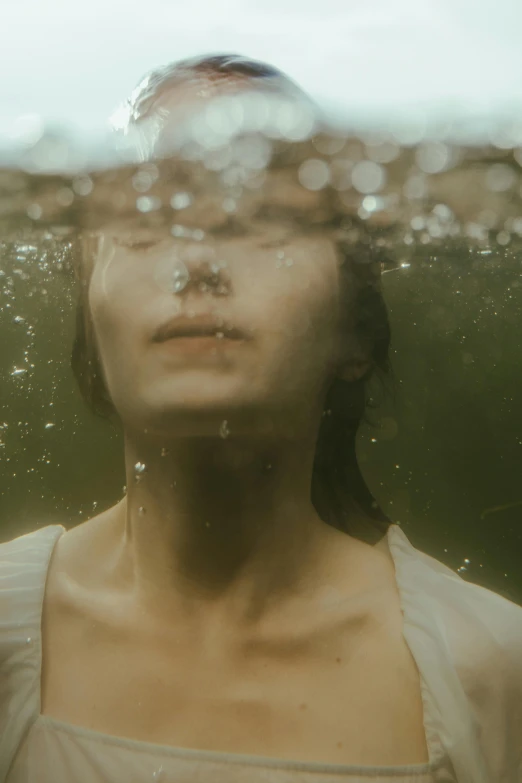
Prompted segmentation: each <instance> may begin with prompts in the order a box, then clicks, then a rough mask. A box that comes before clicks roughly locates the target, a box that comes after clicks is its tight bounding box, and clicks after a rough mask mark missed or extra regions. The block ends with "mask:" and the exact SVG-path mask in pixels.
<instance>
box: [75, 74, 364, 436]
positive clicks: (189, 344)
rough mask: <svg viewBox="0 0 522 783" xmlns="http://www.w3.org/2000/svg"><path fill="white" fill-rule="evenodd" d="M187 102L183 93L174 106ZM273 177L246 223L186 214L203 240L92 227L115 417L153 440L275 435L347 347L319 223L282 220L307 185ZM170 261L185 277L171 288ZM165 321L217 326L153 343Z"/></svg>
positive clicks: (99, 336)
mask: <svg viewBox="0 0 522 783" xmlns="http://www.w3.org/2000/svg"><path fill="white" fill-rule="evenodd" d="M196 87H197V88H198V90H197V95H199V88H200V87H201V85H199V84H198V85H196ZM194 89H196V88H194ZM178 97H179V96H178ZM187 100H188V98H187V96H186V95H185V94H183V101H181V103H182V104H183V105H185V103H186V102H187ZM194 100H199V98H196V97H195V98H194ZM170 101H171V102H173V106H174V107H176V106H179V105H180V101H178V102H177V103H176V100H173V98H172V96H170ZM163 102H165V101H163ZM278 184H279V183H277V186H276V187H275V188H274V189H273V193H274V197H273V201H274V204H272V209H271V211H270V213H269V214H270V215H275V216H276V217H275V218H272V217H271V218H270V219H268V218H267V217H266V214H267V213H266V210H265V213H264V214H265V217H264V218H262V217H259V218H257V219H256V218H249V219H248V221H247V220H246V219H242V220H241V222H240V221H239V219H234V218H232V219H229V218H227V216H226V215H225V213H224V212H221V217H219V218H218V219H216V214H217V213H216V211H215V210H212V208H211V207H209V209H206V208H205V209H202V210H199V215H200V223H199V227H200V229H201V230H203V231H204V232H205V234H204V236H203V238H198V239H194V238H192V237H184V236H181V237H174V236H172V234H170V233H169V234H168V233H167V232H166V231H165V233H161V232H160V231H159V230H156V231H153V230H152V229H139V228H134V229H125V230H120V231H118V230H106V231H104V233H103V235H102V236H101V239H100V244H99V251H98V254H97V258H96V262H95V264H94V268H93V272H92V276H91V280H90V287H89V306H90V311H91V316H92V321H93V325H94V332H95V336H96V341H97V345H98V351H99V354H100V358H101V363H102V367H103V370H104V374H105V379H106V383H107V386H108V390H109V393H110V396H111V399H112V401H113V404H114V406H115V408H116V410H117V411H118V413H119V415H120V417H121V419H122V421H123V423H124V426H126V427H132V428H134V429H137V430H147V431H148V432H150V433H158V434H162V435H165V436H169V435H170V436H176V435H181V436H182V435H202V436H215V435H216V434H218V433H219V432H220V431H221V432H223V426H225V428H226V431H229V432H230V433H231V434H233V433H235V434H237V435H241V434H246V435H253V434H255V433H259V434H261V433H262V434H263V435H267V434H270V433H272V434H274V435H275V436H277V435H279V436H280V435H281V434H282V432H284V431H285V430H286V431H290V432H295V428H296V427H297V428H298V429H302V428H303V427H309V426H310V422H311V421H312V419H311V417H312V416H315V415H320V412H321V405H322V400H323V396H324V394H325V393H326V390H327V387H328V385H329V383H330V382H331V380H332V379H333V375H334V372H335V368H336V367H337V365H338V363H339V361H340V359H341V358H342V357H341V349H342V348H343V345H344V350H345V351H346V342H345V341H346V337H345V338H344V344H343V341H342V340H341V333H340V328H339V316H340V302H339V295H340V284H339V282H340V259H339V256H338V254H337V252H336V249H335V244H334V242H333V240H332V239H331V238H330V237H329V236H328V234H327V233H326V231H323V232H321V231H320V230H314V231H310V230H305V229H303V228H302V224H301V226H300V225H299V224H298V223H297V222H296V221H294V220H292V219H291V217H290V218H287V217H285V215H288V214H289V213H290V214H291V209H292V207H295V208H296V209H297V210H302V209H303V207H304V208H306V202H307V198H308V197H310V196H312V194H311V193H310V192H308V195H307V192H306V191H305V189H304V188H302V187H299V188H298V189H292V188H290V190H288V192H287V191H285V190H284V188H282V187H279V186H278ZM281 198H283V199H284V209H281V211H279V208H278V204H277V202H278V201H280V199H281ZM292 200H295V204H293V203H289V202H291V201H292ZM282 206H283V205H282ZM218 212H219V210H218ZM260 214H262V213H260ZM205 221H206V222H207V225H204V224H205ZM180 270H182V272H181V275H182V278H181V281H182V282H183V281H185V282H186V277H187V274H186V273H188V282H187V284H186V285H185V287H184V288H182V289H181V290H179V291H175V290H173V285H172V284H173V281H174V276H175V274H176V272H177V273H178V274H179V273H180ZM183 274H185V278H183ZM346 307H349V303H348V302H347V301H346V294H344V295H343V308H345V309H346ZM345 317H346V316H344V318H345ZM167 324H170V326H171V327H172V329H173V330H176V329H179V330H182V329H183V328H186V327H187V326H189V327H190V326H195V325H199V326H202V328H204V327H208V328H210V329H212V330H213V333H214V334H216V333H221V335H224V336H219V335H218V336H210V337H207V338H206V339H205V340H203V339H202V338H196V337H194V336H192V337H185V338H181V337H180V336H172V337H171V338H170V339H166V340H161V339H158V338H159V337H160V336H166V334H167V332H168V329H167V327H166V325H167ZM230 330H236V331H237V334H236V335H235V339H232V338H229V337H228V336H227V333H228V331H230ZM224 421H225V422H226V425H223V422H224Z"/></svg>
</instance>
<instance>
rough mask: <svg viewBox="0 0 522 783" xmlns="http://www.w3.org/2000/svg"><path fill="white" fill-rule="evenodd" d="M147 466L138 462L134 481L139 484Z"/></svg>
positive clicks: (135, 467)
mask: <svg viewBox="0 0 522 783" xmlns="http://www.w3.org/2000/svg"><path fill="white" fill-rule="evenodd" d="M146 470H147V466H146V465H145V464H144V463H143V462H137V463H136V464H135V465H134V481H135V482H136V483H138V482H139V481H141V479H142V478H143V475H144V473H145V471H146Z"/></svg>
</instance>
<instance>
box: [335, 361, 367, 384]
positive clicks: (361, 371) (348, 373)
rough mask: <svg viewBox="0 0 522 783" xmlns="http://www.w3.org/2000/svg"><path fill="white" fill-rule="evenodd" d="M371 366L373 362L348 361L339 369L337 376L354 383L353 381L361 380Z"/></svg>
mask: <svg viewBox="0 0 522 783" xmlns="http://www.w3.org/2000/svg"><path fill="white" fill-rule="evenodd" d="M371 366H372V363H371V362H368V361H351V362H347V363H346V364H343V365H342V367H340V368H339V369H338V371H337V376H338V377H339V378H341V379H342V380H343V381H348V383H353V381H359V380H360V379H361V378H363V377H364V376H365V375H366V373H367V372H368V370H369V369H370V367H371Z"/></svg>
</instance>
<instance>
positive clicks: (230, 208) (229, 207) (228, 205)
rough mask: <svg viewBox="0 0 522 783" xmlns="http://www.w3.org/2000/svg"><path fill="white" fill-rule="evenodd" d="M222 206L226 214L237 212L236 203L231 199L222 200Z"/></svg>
mask: <svg viewBox="0 0 522 783" xmlns="http://www.w3.org/2000/svg"><path fill="white" fill-rule="evenodd" d="M222 206H223V210H224V211H225V212H228V213H231V212H235V211H236V210H237V203H236V200H235V199H233V198H226V199H224V200H223V204H222Z"/></svg>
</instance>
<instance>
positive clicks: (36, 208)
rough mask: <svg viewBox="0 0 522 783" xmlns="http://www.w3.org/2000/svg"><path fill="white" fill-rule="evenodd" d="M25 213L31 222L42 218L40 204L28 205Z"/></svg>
mask: <svg viewBox="0 0 522 783" xmlns="http://www.w3.org/2000/svg"><path fill="white" fill-rule="evenodd" d="M26 212H27V216H28V217H30V218H31V220H39V219H40V218H41V217H42V208H41V206H40V204H29V206H28V207H27V209H26Z"/></svg>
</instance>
